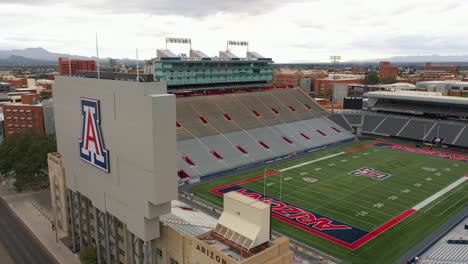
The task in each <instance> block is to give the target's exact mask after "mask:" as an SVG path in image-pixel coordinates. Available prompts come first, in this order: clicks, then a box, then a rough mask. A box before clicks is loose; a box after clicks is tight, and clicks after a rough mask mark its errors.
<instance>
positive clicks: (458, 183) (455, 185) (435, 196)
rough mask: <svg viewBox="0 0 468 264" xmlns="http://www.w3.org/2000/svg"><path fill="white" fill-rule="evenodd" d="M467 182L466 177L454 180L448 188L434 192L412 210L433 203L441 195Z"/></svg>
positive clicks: (467, 178)
mask: <svg viewBox="0 0 468 264" xmlns="http://www.w3.org/2000/svg"><path fill="white" fill-rule="evenodd" d="M467 180H468V177H466V176H464V177H463V178H460V179H458V180H456V181H455V182H453V183H452V184H450V185H449V186H447V187H445V188H443V189H442V190H440V191H438V192H436V193H435V194H433V195H432V196H430V197H429V198H427V199H426V200H424V201H422V202H420V203H419V204H417V205H416V206H414V207H413V209H414V210H420V209H421V208H423V207H424V206H426V205H428V204H430V203H431V202H433V201H434V200H437V199H438V198H440V197H441V196H442V195H444V194H446V193H448V192H450V191H451V190H452V189H454V188H455V187H457V186H458V185H460V184H462V183H464V182H465V181H467Z"/></svg>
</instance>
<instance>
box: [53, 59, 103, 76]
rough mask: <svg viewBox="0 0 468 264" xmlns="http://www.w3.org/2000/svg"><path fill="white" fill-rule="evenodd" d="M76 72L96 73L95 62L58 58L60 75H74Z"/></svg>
mask: <svg viewBox="0 0 468 264" xmlns="http://www.w3.org/2000/svg"><path fill="white" fill-rule="evenodd" d="M76 71H96V61H93V60H68V58H59V73H60V75H70V74H71V75H76Z"/></svg>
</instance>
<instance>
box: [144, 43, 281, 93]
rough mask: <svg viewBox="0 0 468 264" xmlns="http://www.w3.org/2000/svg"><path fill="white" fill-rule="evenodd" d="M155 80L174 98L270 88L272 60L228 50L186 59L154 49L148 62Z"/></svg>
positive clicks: (182, 55) (184, 56)
mask: <svg viewBox="0 0 468 264" xmlns="http://www.w3.org/2000/svg"><path fill="white" fill-rule="evenodd" d="M152 64H153V67H148V65H146V66H145V69H146V70H151V69H152V70H153V74H154V78H155V81H160V82H165V83H167V90H168V92H170V93H175V94H176V95H191V94H220V93H232V92H238V91H255V90H261V89H264V88H268V87H271V86H272V85H271V84H270V83H269V82H271V81H272V80H273V65H272V64H273V61H272V59H271V58H265V57H263V56H261V55H259V54H258V53H256V52H252V51H250V52H247V56H246V57H245V58H239V57H237V56H236V55H234V54H233V53H231V52H230V51H220V52H219V57H210V56H208V55H206V54H204V53H203V52H201V51H198V50H190V53H189V56H186V55H185V54H181V55H175V54H174V53H172V52H171V51H170V50H167V49H164V50H162V49H159V50H157V57H156V59H153V60H152Z"/></svg>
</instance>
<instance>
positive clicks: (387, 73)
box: [379, 61, 398, 80]
mask: <svg viewBox="0 0 468 264" xmlns="http://www.w3.org/2000/svg"><path fill="white" fill-rule="evenodd" d="M397 77H398V67H394V66H391V64H390V62H389V61H381V62H380V63H379V79H380V80H383V79H387V78H395V79H396V78H397Z"/></svg>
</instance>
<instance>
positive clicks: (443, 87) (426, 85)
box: [416, 81, 468, 97]
mask: <svg viewBox="0 0 468 264" xmlns="http://www.w3.org/2000/svg"><path fill="white" fill-rule="evenodd" d="M416 86H417V87H419V88H421V89H425V90H426V91H428V92H438V93H441V94H442V95H445V96H462V97H468V82H461V81H426V82H418V83H416Z"/></svg>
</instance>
